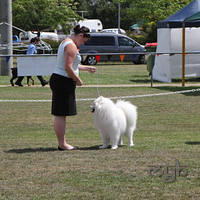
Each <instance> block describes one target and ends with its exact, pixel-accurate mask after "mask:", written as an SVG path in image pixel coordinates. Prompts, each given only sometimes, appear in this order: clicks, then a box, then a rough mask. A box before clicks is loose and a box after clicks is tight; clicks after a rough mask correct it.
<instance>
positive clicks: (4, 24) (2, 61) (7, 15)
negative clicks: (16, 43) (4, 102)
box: [0, 0, 13, 76]
mask: <svg viewBox="0 0 200 200" xmlns="http://www.w3.org/2000/svg"><path fill="white" fill-rule="evenodd" d="M12 52H13V50H12V0H0V55H12ZM12 64H13V59H12V57H10V56H4V57H0V75H1V76H8V75H9V73H10V68H11V67H12Z"/></svg>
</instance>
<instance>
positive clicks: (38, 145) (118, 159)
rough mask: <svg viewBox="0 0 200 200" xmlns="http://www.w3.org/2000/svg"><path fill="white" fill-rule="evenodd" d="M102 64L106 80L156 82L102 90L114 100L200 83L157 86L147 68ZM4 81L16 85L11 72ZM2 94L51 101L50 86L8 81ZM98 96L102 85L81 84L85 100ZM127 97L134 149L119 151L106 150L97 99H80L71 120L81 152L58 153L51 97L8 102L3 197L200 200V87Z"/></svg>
mask: <svg viewBox="0 0 200 200" xmlns="http://www.w3.org/2000/svg"><path fill="white" fill-rule="evenodd" d="M97 67H98V69H99V72H98V84H107V85H108V84H116V85H120V84H133V83H134V84H141V83H148V84H147V86H141V87H134V86H132V87H120V86H118V87H112V88H111V87H106V88H103V87H102V88H101V87H99V93H100V95H102V96H106V97H111V96H112V97H119V96H137V95H143V94H155V93H165V92H174V91H182V90H191V89H197V88H198V87H197V86H190V87H180V86H170V85H169V86H159V87H153V88H151V87H149V86H150V80H149V77H148V73H147V71H146V66H145V65H130V64H127V65H126V64H123V65H116V64H115V65H111V64H109V63H106V64H103V65H100V64H98V65H97ZM81 76H82V78H83V80H84V81H85V84H94V85H96V80H97V78H96V77H97V75H94V74H93V75H88V74H86V73H82V74H81ZM0 84H1V85H2V84H3V85H5V86H6V85H7V84H9V77H0ZM36 84H37V82H36ZM38 84H39V83H38ZM180 85H181V83H180ZM0 94H1V96H0V100H12V99H17V100H28V99H29V100H31V99H34V100H50V99H51V92H50V89H49V87H44V88H42V87H11V86H6V87H0ZM97 95H98V94H97V88H95V87H94V88H87V87H81V88H80V87H78V88H77V99H83V98H95V97H97ZM126 100H128V101H130V102H131V103H133V104H134V105H136V106H137V107H138V116H139V118H138V124H137V129H136V132H135V134H134V138H133V140H134V143H135V146H134V147H132V148H129V147H128V146H127V140H126V139H125V140H124V143H125V146H123V147H121V148H118V149H117V150H115V151H113V150H111V149H105V150H99V149H98V146H99V145H101V138H100V135H99V133H98V131H97V130H96V129H95V127H94V125H93V114H92V113H91V112H90V108H89V107H90V104H91V103H92V101H77V106H78V108H77V109H78V115H76V116H74V117H68V118H67V139H68V141H69V143H71V144H73V145H77V146H79V147H80V150H77V151H71V152H59V151H57V141H56V137H55V134H54V131H53V125H52V123H53V116H51V114H50V108H51V103H50V102H0V113H1V115H0V163H1V164H0V199H1V200H13V199H16V200H27V199H30V200H49V199H52V200H54V199H56V200H61V199H63V200H66V199H67V200H68V199H74V200H76V199H84V200H88V199H93V200H102V199H105V200H114V199H120V200H128V199H130V200H132V199H133V200H145V199H150V200H154V199H155V200H169V199H174V200H175V199H181V200H187V199H188V200H189V199H195V200H196V199H199V198H200V191H199V187H200V168H199V166H200V159H199V156H200V135H199V134H200V125H199V119H200V109H199V107H200V92H198V91H194V92H190V93H183V94H173V95H166V96H162V95H161V96H152V97H140V98H139V97H138V98H130V99H126ZM167 170H168V171H167ZM167 172H168V173H167Z"/></svg>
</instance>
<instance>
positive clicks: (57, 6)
mask: <svg viewBox="0 0 200 200" xmlns="http://www.w3.org/2000/svg"><path fill="white" fill-rule="evenodd" d="M77 17H78V15H77V14H76V3H74V1H72V0H45V1H44V0H15V1H13V24H14V25H15V26H18V27H20V28H22V29H24V30H37V31H42V30H47V29H48V30H54V29H55V28H57V27H58V25H61V26H62V27H63V30H64V31H66V29H67V27H66V24H67V23H68V22H72V21H74V20H75V19H76V18H77Z"/></svg>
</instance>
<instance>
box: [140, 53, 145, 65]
mask: <svg viewBox="0 0 200 200" xmlns="http://www.w3.org/2000/svg"><path fill="white" fill-rule="evenodd" d="M145 63H146V59H145V55H141V56H140V57H139V64H145Z"/></svg>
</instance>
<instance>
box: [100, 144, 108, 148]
mask: <svg viewBox="0 0 200 200" xmlns="http://www.w3.org/2000/svg"><path fill="white" fill-rule="evenodd" d="M106 148H108V146H107V145H101V146H99V149H106Z"/></svg>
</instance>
